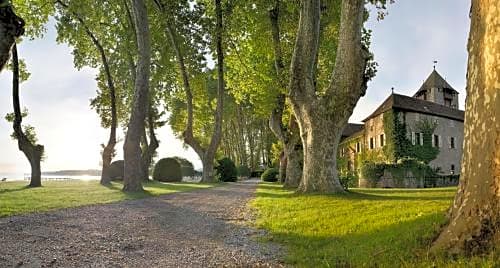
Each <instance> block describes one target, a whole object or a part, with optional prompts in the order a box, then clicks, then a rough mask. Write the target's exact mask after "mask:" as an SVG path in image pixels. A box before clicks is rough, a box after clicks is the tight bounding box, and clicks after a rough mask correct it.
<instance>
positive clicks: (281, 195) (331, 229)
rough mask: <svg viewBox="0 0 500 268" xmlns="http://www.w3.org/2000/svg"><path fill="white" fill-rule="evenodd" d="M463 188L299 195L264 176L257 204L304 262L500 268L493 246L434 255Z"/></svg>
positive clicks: (271, 233) (266, 224) (293, 259)
mask: <svg viewBox="0 0 500 268" xmlns="http://www.w3.org/2000/svg"><path fill="white" fill-rule="evenodd" d="M455 191H456V188H434V189H416V190H410V189H354V190H353V191H352V192H351V193H347V194H339V195H297V194H294V193H293V192H292V191H289V190H285V189H283V188H282V187H281V186H280V185H276V184H269V183H267V184H266V183H264V184H261V185H260V186H259V188H258V190H257V198H256V199H255V200H254V201H253V202H252V204H251V205H252V207H254V208H256V210H257V221H256V224H257V226H258V227H260V228H263V229H266V230H267V231H268V236H267V238H265V239H268V240H270V241H274V242H278V243H280V244H283V245H284V246H285V247H286V250H287V254H286V259H285V261H286V262H287V263H288V264H291V265H294V266H297V267H339V266H340V267H464V266H467V267H498V266H495V265H500V262H499V260H500V256H499V254H498V252H497V253H492V254H490V255H488V256H483V257H474V258H464V257H461V258H455V259H449V258H445V257H444V256H442V257H431V256H428V254H427V252H428V248H429V246H430V244H431V241H432V239H433V238H434V236H435V235H436V234H437V232H438V230H439V227H440V226H441V225H442V224H443V223H444V222H445V212H446V210H447V209H448V208H449V206H450V204H451V202H452V199H453V196H454V194H455Z"/></svg>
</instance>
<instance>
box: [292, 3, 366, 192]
mask: <svg viewBox="0 0 500 268" xmlns="http://www.w3.org/2000/svg"><path fill="white" fill-rule="evenodd" d="M320 2H321V1H320V0H307V1H303V2H302V5H301V10H300V20H299V29H298V33H297V39H296V42H295V48H294V52H293V56H292V63H291V77H290V86H289V89H290V100H291V103H292V107H293V111H294V114H295V116H296V118H297V122H298V123H299V128H300V134H301V139H302V144H303V147H304V168H303V176H302V180H301V182H300V187H299V191H301V192H321V193H332V192H343V191H344V189H343V188H342V186H341V184H340V181H339V178H338V174H337V165H336V164H337V163H336V160H337V159H336V153H337V147H338V143H339V141H340V136H341V133H342V130H343V129H344V127H345V125H346V124H347V120H348V118H349V116H350V115H351V114H352V111H353V109H354V106H355V105H356V103H357V101H358V100H359V98H360V97H361V96H362V95H363V94H364V93H365V91H366V82H367V80H368V77H367V76H366V75H365V69H366V67H367V62H368V60H369V58H370V54H369V52H368V50H367V49H366V47H364V46H363V45H362V42H361V36H362V27H363V19H364V16H363V15H364V11H365V10H364V3H365V1H364V0H343V1H342V4H341V6H342V12H341V20H340V29H339V38H338V48H337V55H336V59H335V67H334V70H333V74H332V78H331V81H330V84H329V86H328V87H327V88H326V89H325V90H323V92H324V94H321V95H318V94H317V92H318V90H317V88H316V85H317V83H316V77H317V73H316V70H317V63H318V51H319V37H320V15H321V12H320V10H321V5H320Z"/></svg>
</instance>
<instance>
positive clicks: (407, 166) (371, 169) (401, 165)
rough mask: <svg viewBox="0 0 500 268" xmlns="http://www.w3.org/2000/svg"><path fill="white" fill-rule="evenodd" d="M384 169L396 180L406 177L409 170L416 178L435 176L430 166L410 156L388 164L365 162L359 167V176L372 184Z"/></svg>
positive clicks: (381, 174) (378, 178)
mask: <svg viewBox="0 0 500 268" xmlns="http://www.w3.org/2000/svg"><path fill="white" fill-rule="evenodd" d="M384 171H387V172H389V173H390V174H391V175H392V178H393V179H397V180H402V179H405V178H407V177H408V176H409V174H410V173H409V172H411V174H412V175H413V177H415V178H418V179H423V178H425V177H432V176H436V174H435V172H434V171H433V170H432V168H431V167H429V166H428V165H427V164H426V163H424V162H422V161H419V160H417V159H412V158H403V159H400V160H399V161H398V162H397V163H390V164H388V163H374V162H365V163H364V164H363V165H362V166H361V168H360V175H361V178H363V179H366V180H369V181H370V182H371V183H372V185H374V184H376V183H377V182H378V181H379V180H380V178H381V177H382V176H383V175H384Z"/></svg>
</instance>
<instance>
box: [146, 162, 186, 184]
mask: <svg viewBox="0 0 500 268" xmlns="http://www.w3.org/2000/svg"><path fill="white" fill-rule="evenodd" d="M153 180H155V181H162V182H180V181H182V170H181V164H179V162H178V161H177V159H175V158H163V159H160V160H159V161H158V163H156V165H155V169H154V172H153Z"/></svg>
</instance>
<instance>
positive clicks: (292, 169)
mask: <svg viewBox="0 0 500 268" xmlns="http://www.w3.org/2000/svg"><path fill="white" fill-rule="evenodd" d="M289 126H290V131H289V138H288V140H287V142H286V145H285V157H286V159H287V165H286V180H285V184H284V187H286V188H297V187H298V186H299V184H300V181H301V180H302V167H303V150H302V141H301V140H300V135H299V126H298V125H297V122H296V121H295V118H294V117H293V116H292V117H291V118H290V123H289Z"/></svg>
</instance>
